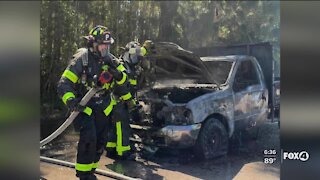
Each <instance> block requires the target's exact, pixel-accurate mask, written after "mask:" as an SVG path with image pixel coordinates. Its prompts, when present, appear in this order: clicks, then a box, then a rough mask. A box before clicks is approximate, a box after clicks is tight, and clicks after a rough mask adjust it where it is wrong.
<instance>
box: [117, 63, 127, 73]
mask: <svg viewBox="0 0 320 180" xmlns="http://www.w3.org/2000/svg"><path fill="white" fill-rule="evenodd" d="M117 69H118V70H119V71H121V72H123V71H125V70H126V68H125V67H124V66H123V65H122V64H120V65H119V66H118V67H117Z"/></svg>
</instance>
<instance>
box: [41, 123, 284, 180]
mask: <svg viewBox="0 0 320 180" xmlns="http://www.w3.org/2000/svg"><path fill="white" fill-rule="evenodd" d="M77 140H78V137H77V134H76V133H72V132H68V133H67V134H65V135H62V136H61V137H60V138H58V139H57V140H55V141H54V142H53V143H51V144H49V145H48V146H47V147H45V148H44V149H42V150H41V155H42V156H47V157H52V158H56V159H60V160H65V161H69V162H75V158H76V144H77ZM279 142H280V141H279V128H278V125H277V124H271V123H266V124H264V125H263V126H262V127H261V130H260V134H259V137H258V139H257V140H251V139H246V140H244V141H243V146H242V148H240V149H239V150H238V151H235V152H232V153H229V154H228V155H227V156H223V157H219V158H216V159H213V160H207V161H200V160H198V159H196V158H195V156H194V154H193V153H192V152H191V151H188V150H183V151H178V150H171V149H160V150H159V151H158V152H157V153H155V154H154V155H152V156H149V157H143V158H139V159H138V160H137V161H120V160H116V161H115V160H112V159H109V158H107V157H105V156H104V155H103V157H102V159H101V160H100V163H99V168H100V169H103V170H107V171H114V172H117V173H120V174H124V175H127V176H130V177H136V178H141V179H152V180H156V179H174V180H177V179H184V180H185V179H218V180H219V179H223V180H227V179H236V180H244V179H266V180H269V179H270V180H272V179H280V159H279V158H280V155H279V153H280V144H279ZM266 149H267V150H268V149H275V150H276V151H277V160H276V161H275V162H274V163H273V164H264V163H263V157H264V156H263V150H266ZM40 170H41V177H43V178H44V179H48V180H51V179H61V180H63V179H76V178H75V172H74V170H73V169H70V168H67V167H59V166H56V165H50V164H47V163H43V162H42V163H40ZM99 179H108V178H106V177H102V176H100V177H99Z"/></svg>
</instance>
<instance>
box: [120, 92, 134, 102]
mask: <svg viewBox="0 0 320 180" xmlns="http://www.w3.org/2000/svg"><path fill="white" fill-rule="evenodd" d="M131 97H132V95H131V93H130V92H128V93H127V94H125V95H123V96H120V100H124V101H126V100H128V99H130V98H131Z"/></svg>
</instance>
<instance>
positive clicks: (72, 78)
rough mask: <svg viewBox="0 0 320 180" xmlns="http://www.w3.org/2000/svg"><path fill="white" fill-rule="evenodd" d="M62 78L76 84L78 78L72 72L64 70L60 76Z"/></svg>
mask: <svg viewBox="0 0 320 180" xmlns="http://www.w3.org/2000/svg"><path fill="white" fill-rule="evenodd" d="M62 76H64V77H66V78H68V79H69V80H70V81H72V82H73V83H76V82H77V81H78V79H79V78H78V76H77V75H76V74H74V73H73V72H72V71H70V70H65V71H64V72H63V74H62Z"/></svg>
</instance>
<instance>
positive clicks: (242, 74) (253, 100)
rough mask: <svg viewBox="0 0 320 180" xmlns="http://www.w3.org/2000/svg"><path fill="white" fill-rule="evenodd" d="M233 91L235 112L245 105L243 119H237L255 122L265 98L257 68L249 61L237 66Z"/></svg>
mask: <svg viewBox="0 0 320 180" xmlns="http://www.w3.org/2000/svg"><path fill="white" fill-rule="evenodd" d="M233 89H234V92H235V97H236V98H235V100H236V102H235V110H237V109H239V110H241V107H242V106H244V105H246V108H245V111H243V112H242V113H243V114H242V115H243V117H242V118H241V117H239V119H246V120H251V121H253V122H254V121H256V119H257V117H258V116H259V115H260V114H261V110H262V109H261V106H264V105H265V104H266V103H265V101H266V98H267V97H265V92H264V91H265V88H264V85H263V82H262V79H261V77H260V76H259V71H257V66H256V64H254V63H253V61H251V60H250V59H248V60H244V61H242V62H241V64H240V65H239V67H238V71H237V74H236V76H235V81H234V87H233ZM237 96H239V97H238V98H237ZM240 96H242V97H240ZM237 100H238V101H237Z"/></svg>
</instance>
